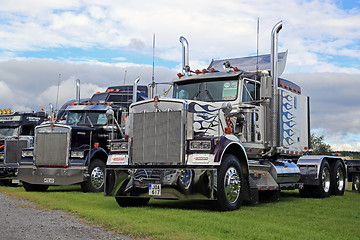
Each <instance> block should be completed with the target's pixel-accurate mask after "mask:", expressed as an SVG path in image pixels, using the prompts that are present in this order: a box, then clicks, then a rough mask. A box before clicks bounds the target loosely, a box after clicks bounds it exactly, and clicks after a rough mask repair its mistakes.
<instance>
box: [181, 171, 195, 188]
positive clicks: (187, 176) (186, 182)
mask: <svg viewBox="0 0 360 240" xmlns="http://www.w3.org/2000/svg"><path fill="white" fill-rule="evenodd" d="M179 179H180V183H181V184H182V185H183V187H184V188H185V189H189V187H190V185H191V180H192V171H191V170H187V171H183V172H182V173H181V175H180V177H179Z"/></svg>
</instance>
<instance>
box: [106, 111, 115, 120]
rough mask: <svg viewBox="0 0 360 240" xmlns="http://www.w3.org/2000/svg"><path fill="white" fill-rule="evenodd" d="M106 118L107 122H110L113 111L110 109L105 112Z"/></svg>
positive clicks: (112, 117)
mask: <svg viewBox="0 0 360 240" xmlns="http://www.w3.org/2000/svg"><path fill="white" fill-rule="evenodd" d="M106 118H107V119H108V121H111V120H113V119H114V110H112V108H109V109H108V110H107V111H106Z"/></svg>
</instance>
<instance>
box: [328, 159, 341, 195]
mask: <svg viewBox="0 0 360 240" xmlns="http://www.w3.org/2000/svg"><path fill="white" fill-rule="evenodd" d="M330 177H331V194H332V195H339V196H342V195H344V192H345V168H344V165H343V164H342V162H341V161H340V160H338V161H336V162H335V164H334V165H333V168H332V169H331V176H330Z"/></svg>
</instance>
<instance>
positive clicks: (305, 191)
mask: <svg viewBox="0 0 360 240" xmlns="http://www.w3.org/2000/svg"><path fill="white" fill-rule="evenodd" d="M299 193H300V197H301V198H311V197H312V186H310V185H304V186H303V188H301V189H299Z"/></svg>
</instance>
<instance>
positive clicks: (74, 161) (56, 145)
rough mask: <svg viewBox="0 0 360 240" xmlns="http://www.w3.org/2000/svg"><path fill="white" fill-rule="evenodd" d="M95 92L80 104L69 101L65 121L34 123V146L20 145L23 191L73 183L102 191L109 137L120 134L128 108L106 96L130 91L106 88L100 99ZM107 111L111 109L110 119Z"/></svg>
mask: <svg viewBox="0 0 360 240" xmlns="http://www.w3.org/2000/svg"><path fill="white" fill-rule="evenodd" d="M122 87H124V86H122ZM122 87H121V88H122ZM131 87H132V86H131ZM118 89H120V87H119V88H118ZM129 89H130V88H129ZM131 91H132V88H131ZM99 94H101V93H96V94H94V96H93V97H92V98H91V99H90V101H86V102H83V103H82V104H79V103H78V104H75V103H73V104H70V105H69V106H68V107H67V108H66V109H65V111H64V112H65V113H66V117H65V119H66V120H65V122H61V123H60V122H56V121H51V122H49V123H47V124H44V125H41V126H38V127H36V129H35V139H34V146H33V147H32V148H25V149H23V151H22V158H21V160H20V168H19V179H20V180H21V181H22V182H23V185H24V188H25V189H26V190H27V191H46V190H47V189H48V187H49V186H56V185H70V184H77V183H80V184H81V189H82V190H83V191H84V192H102V191H103V189H104V183H103V181H104V177H105V176H104V175H105V163H106V160H107V154H108V152H109V150H110V143H109V140H110V139H112V138H118V139H122V138H123V130H124V129H123V126H124V122H123V117H124V116H125V114H126V113H127V112H128V109H126V107H123V105H121V104H118V102H107V100H108V98H107V97H109V96H112V95H117V96H118V95H121V94H127V95H128V94H130V95H132V92H130V93H129V90H128V91H127V92H123V93H120V92H115V93H113V91H106V92H105V93H103V94H102V95H103V96H107V97H105V98H103V99H104V100H102V99H99V98H98V96H99ZM107 111H111V112H112V113H113V118H112V120H111V121H112V122H110V121H109V120H108V118H107V116H106V113H107ZM115 123H116V124H115Z"/></svg>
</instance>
